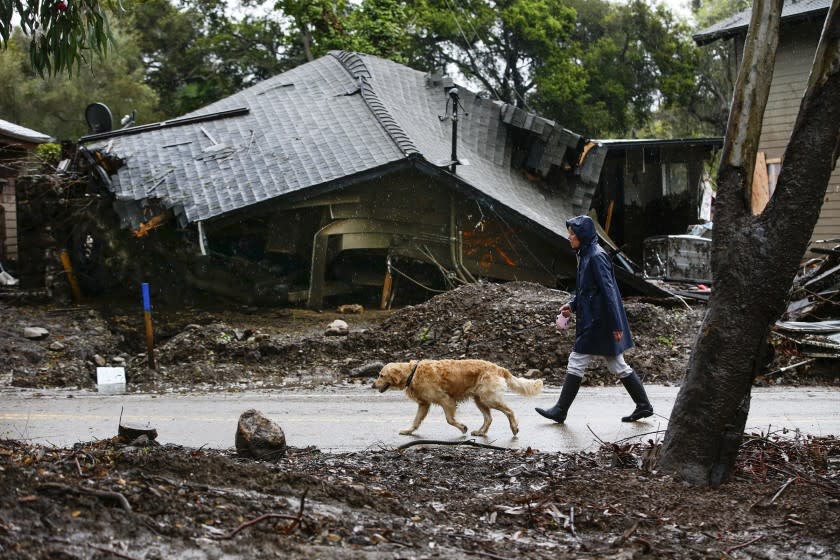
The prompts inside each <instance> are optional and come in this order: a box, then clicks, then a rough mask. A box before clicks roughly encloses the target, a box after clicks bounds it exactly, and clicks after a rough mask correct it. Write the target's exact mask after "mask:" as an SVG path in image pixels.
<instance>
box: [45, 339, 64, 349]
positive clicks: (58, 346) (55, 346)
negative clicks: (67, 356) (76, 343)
mask: <svg viewBox="0 0 840 560" xmlns="http://www.w3.org/2000/svg"><path fill="white" fill-rule="evenodd" d="M49 349H50V350H52V351H53V352H61V351H62V350H64V345H63V344H62V343H60V342H59V341H57V340H56V341H55V342H53V343H52V344H50V345H49Z"/></svg>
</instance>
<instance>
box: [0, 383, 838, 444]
mask: <svg viewBox="0 0 840 560" xmlns="http://www.w3.org/2000/svg"><path fill="white" fill-rule="evenodd" d="M677 391H678V389H677V388H676V387H664V386H649V387H648V394H649V396H650V399H651V401H652V403H653V405H654V408H655V410H656V412H657V414H656V415H654V416H653V417H651V418H647V419H645V420H643V421H640V422H636V423H632V424H627V423H622V422H621V421H620V417H621V416H623V415H626V414H628V413H629V412H630V411H631V410H632V409H633V403H632V402H631V400H630V398H629V397H628V396H627V394H626V393H625V392H624V390H623V389H622V388H620V387H585V388H583V389H581V391H580V393H579V394H578V398H577V400H576V401H575V403H574V405H573V407H572V409H571V412H570V415H569V418H568V420H567V421H566V424H565V425H562V426H561V425H558V424H554V423H551V422H549V421H547V420H545V419H544V418H542V417H541V416H539V415H537V413H536V412H534V406H543V407H545V406H550V405H551V404H553V403H554V401H555V400H556V399H557V397H558V395H559V388H556V387H555V388H549V389H547V390H545V391H544V392H543V393H542V394H541V395H539V396H537V397H528V398H526V397H521V396H519V395H514V394H508V395H507V397H506V400H507V402H508V404H509V405H510V406H511V408H513V410H514V412H515V413H516V416H517V418H518V420H519V424H520V432H519V435H518V436H517V437H512V435H511V433H510V428H509V427H508V423H507V420H506V419H505V417H504V415H502V414H501V413H499V412H497V411H494V412H493V419H494V421H493V425H492V426H491V428H490V431H489V433H488V437H486V438H473V436H470V435H469V432H468V434H467V435H466V436H461V434H460V432H459V431H458V430H457V429H456V428H454V427H452V426H450V425H448V424H447V423H446V421H445V420H444V417H443V411H442V410H441V409H440V408H438V407H433V408H432V410H431V411H430V412H429V415H428V417H427V418H426V421H425V422H424V423H423V425H422V426H421V427H420V429H419V430H418V431H417V432H416V433H415V435H413V436H402V435H399V434H398V432H399V430H400V429H402V428H406V427H408V426H409V425H410V423H411V420H412V419H413V417H414V412H415V410H416V405H414V403H412V402H410V401H409V400H408V399H407V398H406V397H405V396H404V395H403V394H402V392H391V391H389V392H387V393H384V394H379V393H377V392H375V391H373V390H372V389H370V388H369V387H358V386H356V387H346V388H340V389H330V390H329V391H328V392H325V391H319V392H315V391H308V392H278V391H264V392H256V391H254V392H239V393H214V394H157V395H152V394H139V393H130V394H125V395H110V396H109V395H99V394H97V393H96V392H89V391H62V390H50V391H43V390H41V391H35V390H18V389H11V388H4V389H3V390H2V391H0V438H3V439H16V440H26V441H30V442H35V443H42V444H51V445H56V446H61V447H64V446H69V445H72V444H74V443H77V442H83V441H91V440H94V439H102V438H110V437H112V436H114V435H115V434H116V432H117V426H118V424H119V421H120V415H121V414H122V419H123V421H124V422H131V423H140V424H144V425H146V424H148V425H151V426H152V427H154V428H156V429H157V431H158V434H159V435H158V441H159V442H160V443H163V444H166V443H174V444H179V445H184V446H187V447H201V446H205V447H210V448H217V449H226V448H230V447H233V446H234V434H235V431H236V423H237V420H238V418H239V415H240V414H241V413H242V412H244V411H245V410H247V409H249V408H256V409H257V410H260V411H261V412H263V413H264V414H265V415H266V416H268V417H269V418H271V419H272V420H274V421H275V422H277V423H278V424H279V425H280V426H281V427H282V428H283V431H284V432H285V434H286V440H287V442H288V444H289V445H291V446H294V447H306V446H309V445H314V446H316V447H318V448H319V449H321V450H323V451H329V452H346V451H358V450H363V449H377V448H393V447H396V446H398V445H401V444H403V443H407V442H409V441H412V439H440V440H458V439H476V441H480V442H482V443H491V444H493V445H498V446H504V447H511V448H520V449H524V448H527V447H532V448H534V449H539V450H541V451H564V452H575V451H582V450H594V449H596V448H597V447H598V441H597V439H596V436H597V438H600V439H601V440H603V441H609V442H618V441H620V440H624V439H627V440H628V441H637V440H638V438H641V439H642V440H644V441H647V440H648V439H654V440H656V439H661V438H662V436H663V434H664V430H665V428H666V427H667V422H668V420H667V417H668V414H670V411H671V408H672V406H673V403H674V399H675V398H676V395H677ZM752 394H753V400H752V406H751V410H750V416H749V420H748V422H747V428H748V431H751V432H759V431H760V432H765V433H766V432H767V431H768V430H777V429H781V428H783V427H786V428H799V429H800V430H802V431H803V432H804V433H808V434H814V435H821V436H825V435H837V434H840V390H838V389H831V388H789V387H788V388H756V389H753V393H752ZM457 416H458V418H459V419H460V420H461V421H462V422H463V423H465V424H466V425H467V426H469V428H470V430H473V429H476V428H478V427H479V426H480V425H481V415H480V413H479V412H478V410H477V409H476V408H475V406H474V405H473V404H472V403H471V402H466V403H463V404H462V405H461V406H460V407H459V409H458V415H457Z"/></svg>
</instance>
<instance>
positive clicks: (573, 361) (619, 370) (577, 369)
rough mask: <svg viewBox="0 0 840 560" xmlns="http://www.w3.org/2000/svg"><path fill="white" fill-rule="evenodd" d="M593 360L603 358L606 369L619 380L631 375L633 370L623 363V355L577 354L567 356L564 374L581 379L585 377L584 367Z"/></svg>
mask: <svg viewBox="0 0 840 560" xmlns="http://www.w3.org/2000/svg"><path fill="white" fill-rule="evenodd" d="M595 358H603V359H604V361H605V362H606V363H607V369H608V370H610V373H612V374H614V375H617V376H618V378H619V379H622V378H624V377H627V376H628V375H630V374H632V373H633V368H631V367H630V366H628V365H627V363H626V362H625V361H624V354H619V355H618V356H596V355H595V354H580V353H578V352H572V353H571V354H569V365H568V367H567V369H566V372H567V373H568V374H569V375H577V376H578V377H581V378H582V377H583V376H584V375H586V367H587V366H588V365H589V364H590V363H591V362H592V360H594V359H595Z"/></svg>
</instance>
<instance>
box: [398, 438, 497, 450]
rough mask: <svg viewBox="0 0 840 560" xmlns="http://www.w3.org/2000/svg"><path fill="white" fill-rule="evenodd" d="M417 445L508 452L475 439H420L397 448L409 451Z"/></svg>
mask: <svg viewBox="0 0 840 560" xmlns="http://www.w3.org/2000/svg"><path fill="white" fill-rule="evenodd" d="M415 445H468V446H470V447H481V448H483V449H496V450H499V451H507V449H508V448H507V447H499V446H498V445H490V444H487V443H478V442H477V441H475V440H474V439H469V440H466V441H445V440H438V439H418V440H416V441H410V442H408V443H404V444H402V445H400V446H399V447H397V449H398V450H402V449H408V448H409V447H414V446H415Z"/></svg>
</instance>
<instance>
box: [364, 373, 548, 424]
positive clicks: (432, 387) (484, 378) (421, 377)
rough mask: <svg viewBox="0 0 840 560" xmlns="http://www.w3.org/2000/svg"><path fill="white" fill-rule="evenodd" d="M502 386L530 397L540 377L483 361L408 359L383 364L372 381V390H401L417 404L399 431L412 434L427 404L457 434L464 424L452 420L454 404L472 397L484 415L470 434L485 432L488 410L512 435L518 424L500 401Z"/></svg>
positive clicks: (488, 419)
mask: <svg viewBox="0 0 840 560" xmlns="http://www.w3.org/2000/svg"><path fill="white" fill-rule="evenodd" d="M505 385H507V387H509V388H510V389H512V390H513V391H515V392H516V393H519V394H520V395H525V396H533V395H536V394H537V393H539V392H540V391H542V387H543V382H542V380H541V379H537V380H530V379H524V378H522V377H515V376H514V375H513V374H511V373H510V372H509V371H508V370H506V369H505V368H503V367H501V366H498V365H496V364H494V363H492V362H487V361H484V360H420V361H416V360H412V361H410V362H392V363H390V364H386V365H385V367H383V368H382V371H380V372H379V377H377V379H376V381H374V382H373V387H374V389H379V392H380V393H384V392H385V391H387V390H388V389H390V388H392V387H393V388H394V389H404V390H405V394H406V395H407V396H408V397H409V398H410V399H412V400H414V401H415V402H416V403H417V415H416V416H415V417H414V423H413V424H412V425H411V427H410V428H408V429H405V430H400V433H401V434H404V435H407V434H411V433H414V431H415V430H416V429H417V428H419V427H420V424H421V423H422V422H423V420H424V419H425V418H426V414H428V412H429V407H430V406H431V405H433V404H437V405H440V406H441V408H443V412H444V414H446V421H447V422H449V423H450V424H451V425H453V426H455V427H456V428H458V429H459V430H461V433H466V431H467V427H466V426H465V425H463V424H461V423H460V422H458V421H457V420H456V419H455V408H456V407H457V406H458V403H460V402H463V401H465V400H467V399H468V398H470V397H472V399H473V401H475V405H476V406H477V407H478V410H480V411H481V414H482V416H484V424H482V425H481V427H480V428H479V429H477V430H475V431H474V432H472V435H474V436H484V435H487V430H488V429H489V428H490V423H491V422H492V421H493V418H492V417H491V416H490V409H491V408H495V409H496V410H499V411H501V412H502V413H503V414H504V415H505V416H507V418H508V422H510V431H512V432H513V435H516V434H517V433H518V432H519V423H518V422H517V421H516V416H514V414H513V411H512V410H511V409H510V408H509V407H508V406H507V405H506V404H505V403H504V401H503V400H502V397H503V394H502V391H504V388H505Z"/></svg>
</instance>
